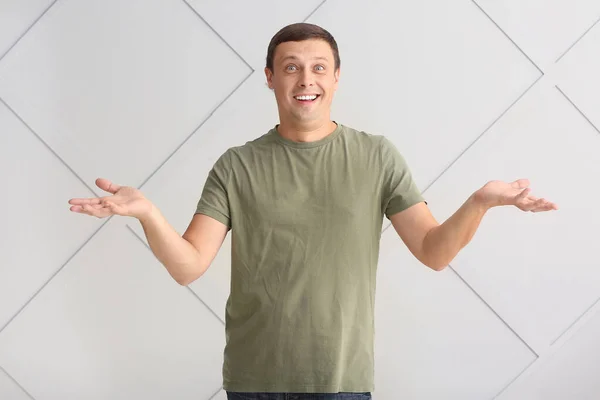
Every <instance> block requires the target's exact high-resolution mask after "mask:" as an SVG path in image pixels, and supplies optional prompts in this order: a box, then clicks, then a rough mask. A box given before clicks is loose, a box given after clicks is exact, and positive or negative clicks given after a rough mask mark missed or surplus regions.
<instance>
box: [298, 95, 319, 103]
mask: <svg viewBox="0 0 600 400" xmlns="http://www.w3.org/2000/svg"><path fill="white" fill-rule="evenodd" d="M320 96H321V95H320V94H306V95H299V96H294V99H296V100H297V101H299V102H301V103H311V102H313V101H315V100H316V99H318V98H319V97H320Z"/></svg>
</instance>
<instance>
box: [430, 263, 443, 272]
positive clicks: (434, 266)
mask: <svg viewBox="0 0 600 400" xmlns="http://www.w3.org/2000/svg"><path fill="white" fill-rule="evenodd" d="M427 266H428V267H429V268H431V269H432V270H434V271H436V272H439V271H443V270H444V269H446V267H447V266H448V264H432V265H427Z"/></svg>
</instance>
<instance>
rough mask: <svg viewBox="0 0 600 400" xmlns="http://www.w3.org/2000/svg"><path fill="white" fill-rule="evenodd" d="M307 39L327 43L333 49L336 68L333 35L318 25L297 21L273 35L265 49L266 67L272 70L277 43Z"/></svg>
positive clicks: (338, 61)
mask: <svg viewBox="0 0 600 400" xmlns="http://www.w3.org/2000/svg"><path fill="white" fill-rule="evenodd" d="M308 39H322V40H324V41H326V42H327V43H329V46H330V47H331V50H332V51H333V58H334V60H335V69H336V70H337V69H338V68H339V67H340V53H339V50H338V45H337V42H336V41H335V39H334V38H333V35H331V33H329V32H328V31H326V30H325V29H323V28H321V27H320V26H318V25H315V24H309V23H306V22H299V23H296V24H291V25H288V26H285V27H283V28H281V29H280V30H279V32H277V33H276V34H275V36H273V38H272V39H271V42H270V43H269V47H268V49H267V68H269V69H270V70H271V71H273V57H274V55H275V49H276V48H277V46H278V45H279V44H281V43H284V42H300V41H302V40H308Z"/></svg>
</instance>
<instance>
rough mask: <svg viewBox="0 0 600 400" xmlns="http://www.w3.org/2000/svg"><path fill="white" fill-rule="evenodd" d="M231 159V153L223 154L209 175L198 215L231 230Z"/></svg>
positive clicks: (198, 207)
mask: <svg viewBox="0 0 600 400" xmlns="http://www.w3.org/2000/svg"><path fill="white" fill-rule="evenodd" d="M230 173H231V159H230V154H229V151H226V152H225V153H223V154H222V155H221V156H220V157H219V159H218V160H217V161H216V162H215V164H214V165H213V167H212V169H211V170H210V172H209V173H208V177H207V178H206V182H205V184H204V188H203V189H202V195H201V196H200V200H199V201H198V204H197V206H196V214H204V215H208V216H209V217H211V218H214V219H216V220H217V221H219V222H221V223H223V224H225V225H227V227H228V228H229V229H231V212H230V207H229V196H228V193H227V189H228V183H229V175H230Z"/></svg>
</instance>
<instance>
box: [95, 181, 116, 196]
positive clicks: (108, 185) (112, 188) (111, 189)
mask: <svg viewBox="0 0 600 400" xmlns="http://www.w3.org/2000/svg"><path fill="white" fill-rule="evenodd" d="M96 186H98V187H99V188H100V189H102V190H104V191H105V192H108V193H112V194H115V193H116V192H117V191H118V190H119V189H121V186H119V185H117V184H116V183H112V182H111V181H109V180H108V179H104V178H98V179H96Z"/></svg>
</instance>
